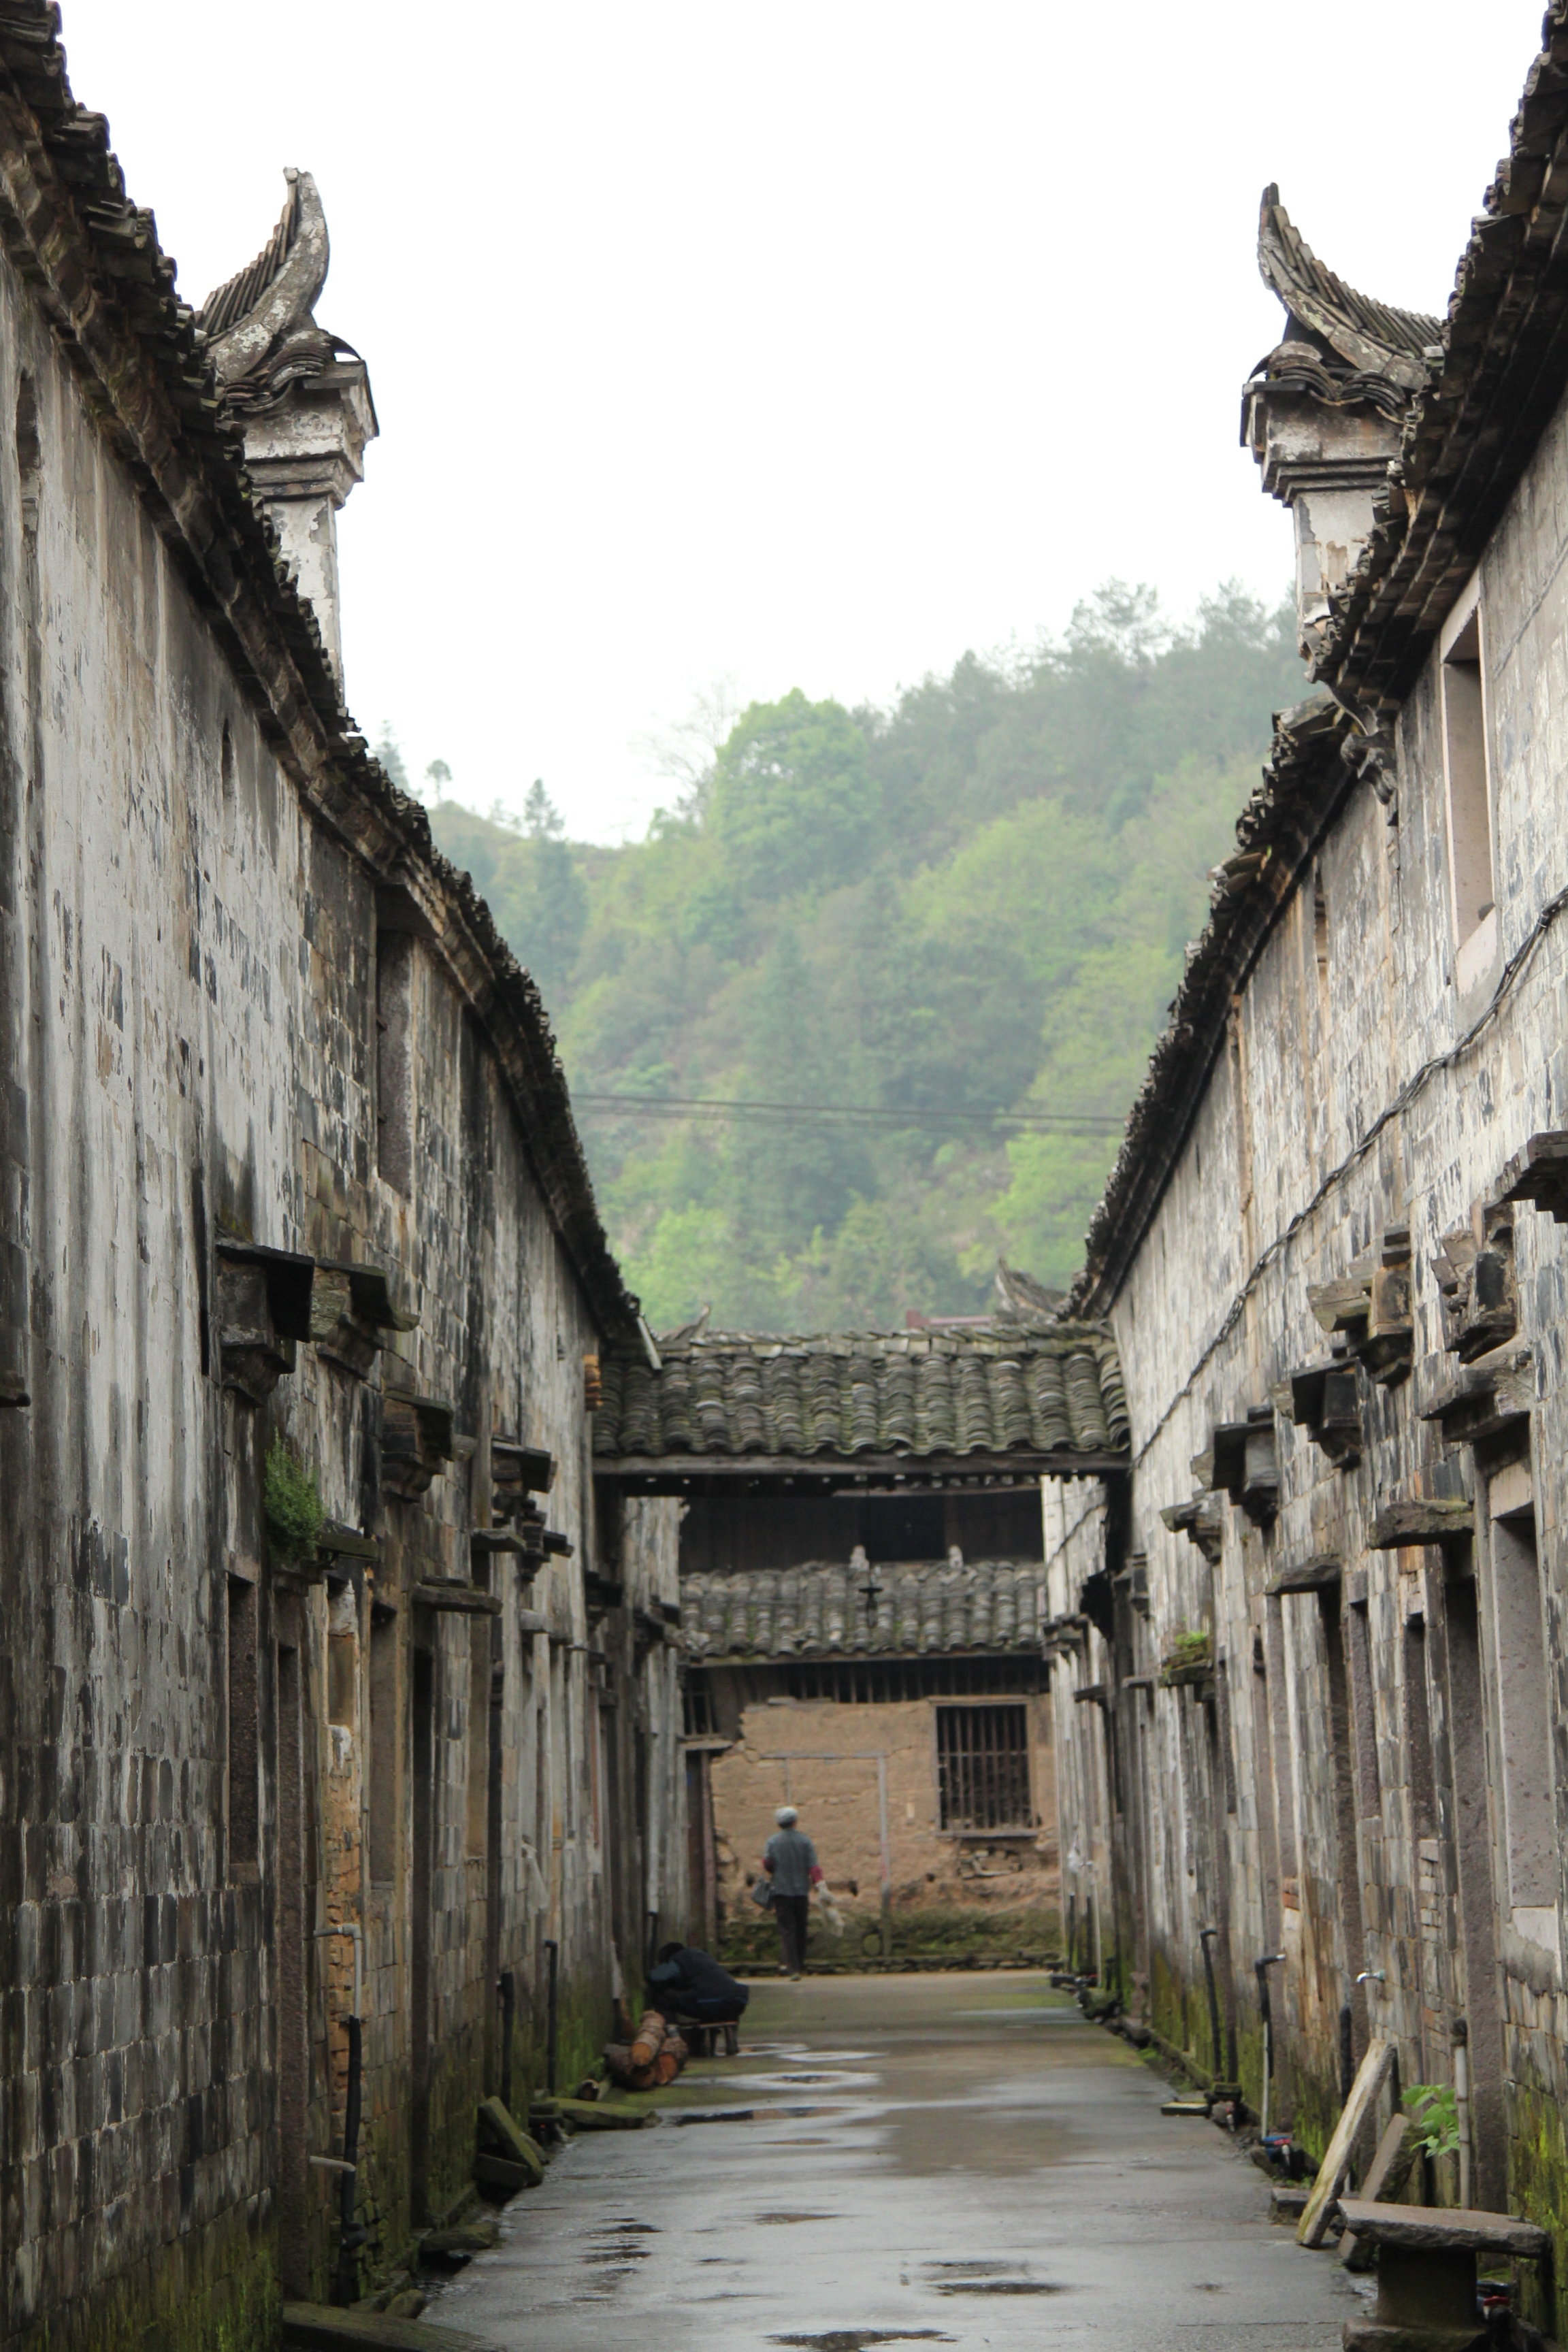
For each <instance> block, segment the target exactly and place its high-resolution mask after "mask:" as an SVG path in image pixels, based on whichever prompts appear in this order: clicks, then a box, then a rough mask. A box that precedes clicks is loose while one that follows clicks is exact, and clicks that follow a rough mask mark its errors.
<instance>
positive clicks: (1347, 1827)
mask: <svg viewBox="0 0 1568 2352" xmlns="http://www.w3.org/2000/svg"><path fill="white" fill-rule="evenodd" d="M1318 1607H1319V1610H1320V1612H1321V1619H1322V1627H1323V1666H1324V1671H1325V1673H1326V1675H1327V1676H1328V1685H1329V1725H1328V1729H1329V1753H1330V1755H1331V1758H1332V1760H1333V1773H1334V1784H1333V1795H1334V1860H1335V1873H1336V1875H1337V1877H1338V1881H1339V1898H1340V1938H1341V1942H1342V1947H1343V1953H1344V1986H1343V1996H1342V1997H1343V1999H1344V2000H1346V2001H1347V2002H1348V2003H1349V2005H1350V2012H1351V2055H1352V2061H1353V2063H1355V2064H1356V2065H1357V2066H1359V2065H1360V2064H1361V2062H1362V2060H1363V2058H1364V2057H1365V2055H1366V2045H1367V2034H1368V2026H1367V2012H1366V1987H1365V1985H1364V1984H1359V1983H1358V1982H1357V1981H1356V1979H1358V1977H1359V1976H1360V1975H1361V1973H1362V1971H1363V1969H1364V1968H1365V1967H1366V1929H1365V1927H1364V1925H1363V1918H1362V1906H1361V1856H1360V1853H1359V1852H1358V1849H1357V1846H1356V1757H1355V1727H1354V1723H1353V1720H1352V1715H1351V1692H1350V1675H1349V1673H1348V1671H1347V1668H1346V1664H1345V1628H1344V1620H1343V1615H1342V1611H1341V1608H1340V1595H1339V1589H1338V1587H1337V1586H1333V1585H1330V1586H1325V1587H1323V1588H1322V1590H1321V1591H1320V1592H1319V1594H1318Z"/></svg>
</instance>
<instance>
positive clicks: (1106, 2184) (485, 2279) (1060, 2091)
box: [426, 1973, 1365, 2352]
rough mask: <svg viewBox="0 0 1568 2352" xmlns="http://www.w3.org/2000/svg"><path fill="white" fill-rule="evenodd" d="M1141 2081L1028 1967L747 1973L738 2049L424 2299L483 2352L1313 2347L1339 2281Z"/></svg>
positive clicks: (1356, 2304)
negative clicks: (650, 2125)
mask: <svg viewBox="0 0 1568 2352" xmlns="http://www.w3.org/2000/svg"><path fill="white" fill-rule="evenodd" d="M1169 2095H1170V2092H1169V2086H1168V2084H1166V2082H1165V2080H1164V2077H1163V2075H1162V2074H1157V2073H1156V2072H1154V2071H1153V2069H1152V2067H1150V2066H1149V2065H1148V2064H1147V2063H1144V2062H1143V2061H1142V2059H1141V2058H1139V2056H1138V2055H1137V2054H1136V2053H1134V2052H1133V2051H1131V2050H1130V2049H1129V2048H1128V2046H1127V2045H1126V2043H1125V2042H1121V2041H1119V2040H1117V2039H1116V2038H1115V2037H1114V2036H1112V2035H1110V2034H1108V2033H1105V2032H1101V2031H1100V2029H1099V2028H1098V2027H1096V2026H1092V2025H1089V2023H1087V2022H1086V2021H1085V2020H1084V2019H1083V2017H1082V2016H1081V2014H1080V2012H1079V2011H1078V2010H1077V2009H1076V2008H1075V2007H1074V2006H1073V2005H1072V2003H1071V2002H1070V2001H1068V2000H1067V1999H1066V1997H1065V1996H1062V1995H1058V1994H1055V1993H1052V1992H1051V1991H1050V1990H1049V1989H1048V1986H1047V1980H1046V1979H1045V1978H1044V1977H1043V1976H1037V1975H1032V1974H1031V1975H1021V1974H1017V1975H1016V1974H1012V1973H1007V1974H1005V1975H969V1974H953V1975H944V1976H912V1977H881V1978H878V1977H827V1978H817V1979H807V1980H806V1981H805V1983H802V1984H795V1985H792V1984H787V1983H784V1982H779V1981H763V1982H762V1983H759V1984H757V1985H755V1986H754V1987H753V1990H752V2003H751V2008H750V2010H749V2011H748V2012H747V2016H746V2021H745V2023H744V2025H743V2026H742V2048H741V2054H740V2056H739V2057H738V2058H733V2059H730V2060H727V2061H726V2060H710V2061H706V2062H700V2063H694V2064H693V2065H692V2066H691V2067H689V2069H688V2071H687V2073H686V2074H684V2075H683V2076H682V2077H681V2079H680V2081H679V2084H677V2085H676V2086H675V2087H674V2089H673V2090H672V2091H670V2092H668V2093H665V2094H661V2095H659V2096H658V2102H657V2104H658V2106H659V2109H660V2122H659V2124H658V2127H657V2128H655V2129H651V2130H646V2131H641V2132H592V2133H584V2134H583V2135H582V2136H581V2137H578V2138H576V2139H574V2141H573V2142H572V2144H571V2146H570V2147H567V2148H565V2149H564V2150H563V2151H562V2152H561V2153H560V2154H559V2155H558V2156H557V2158H556V2160H555V2162H554V2163H553V2164H552V2166H551V2168H550V2170H549V2172H548V2174H547V2175H546V2178H545V2181H544V2185H543V2187H542V2188H541V2189H535V2190H533V2191H532V2192H531V2194H529V2195H528V2196H525V2197H520V2198H517V2199H514V2200H513V2201H512V2202H511V2204H510V2205H509V2206H508V2207H507V2208H506V2209H505V2210H504V2212H503V2213H502V2215H501V2218H500V2227H501V2243H500V2247H499V2248H498V2250H497V2251H496V2252H494V2253H491V2254H486V2255H483V2256H481V2257H480V2258H479V2260H478V2261H476V2262H475V2263H473V2264H472V2265H471V2266H470V2267H469V2268H468V2270H466V2271H465V2272H463V2273H462V2274H461V2275H460V2276H459V2277H458V2278H456V2279H454V2280H453V2281H452V2282H451V2283H450V2284H449V2285H448V2286H447V2287H446V2288H445V2289H444V2290H443V2291H442V2293H441V2294H439V2295H438V2297H437V2298H436V2299H435V2300H434V2301H433V2303H432V2305H431V2306H430V2309H429V2311H428V2312H427V2314H426V2316H427V2317H428V2318H430V2319H432V2320H437V2321H440V2322H444V2323H446V2324H447V2325H448V2326H453V2327H461V2328H466V2329H468V2330H469V2331H471V2332H472V2333H473V2334H474V2335H475V2336H478V2337H479V2338H480V2339H481V2340H483V2341H485V2342H488V2343H490V2344H493V2345H495V2346H497V2347H505V2352H512V2347H517V2352H523V2347H528V2352H537V2347H540V2346H548V2347H550V2352H590V2347H592V2352H608V2347H616V2346H621V2345H625V2346H635V2347H637V2352H667V2347H668V2352H675V2347H681V2352H688V2347H691V2352H706V2347H715V2348H716V2347H723V2352H751V2347H763V2346H768V2347H772V2346H776V2345H792V2346H801V2347H815V2352H860V2347H869V2346H872V2345H881V2344H889V2345H891V2344H913V2343H921V2342H924V2343H931V2344H957V2345H969V2346H983V2345H993V2346H999V2347H1023V2346H1027V2347H1030V2352H1057V2347H1063V2352H1068V2347H1078V2346H1084V2347H1089V2346H1093V2347H1113V2346H1114V2347H1134V2346H1136V2347H1139V2352H1243V2347H1246V2352H1328V2347H1337V2346H1338V2345H1339V2343H1340V2341H1341V2330H1342V2326H1343V2323H1344V2321H1345V2319H1346V2318H1347V2317H1349V2316H1351V2315H1352V2314H1355V2313H1358V2312H1362V2311H1363V2310H1364V2308H1365V2305H1364V2304H1363V2301H1362V2299H1361V2297H1360V2296H1359V2295H1358V2294H1357V2293H1356V2290H1355V2288H1354V2286H1353V2285H1352V2281H1351V2279H1350V2278H1349V2276H1348V2275H1347V2273H1345V2272H1344V2271H1342V2269H1341V2267H1340V2265H1339V2264H1338V2263H1337V2262H1335V2261H1334V2260H1333V2258H1332V2256H1331V2255H1328V2254H1309V2253H1305V2252H1302V2251H1301V2250H1300V2248H1299V2247H1298V2246H1297V2244H1296V2242H1295V2238H1294V2234H1293V2233H1292V2232H1291V2231H1289V2230H1288V2229H1282V2228H1280V2227H1279V2226H1278V2225H1276V2224H1272V2223H1270V2221H1269V2220H1268V2187H1267V2184H1266V2182H1265V2181H1264V2179H1263V2178H1262V2176H1261V2175H1260V2174H1259V2173H1258V2170H1257V2168H1255V2167H1254V2166H1253V2165H1252V2164H1250V2163H1248V2162H1247V2159H1246V2158H1245V2157H1243V2156H1241V2155H1240V2154H1239V2153H1238V2152H1237V2149H1236V2148H1235V2147H1234V2146H1233V2145H1232V2144H1231V2143H1230V2142H1229V2141H1228V2140H1227V2139H1226V2137H1225V2136H1224V2134H1223V2133H1221V2132H1220V2131H1219V2130H1217V2129H1216V2128H1215V2126H1213V2125H1212V2124H1209V2123H1207V2122H1205V2121H1202V2120H1198V2121H1193V2120H1190V2119H1185V2118H1176V2117H1163V2116H1161V2114H1160V2102H1161V2100H1162V2098H1165V2097H1168V2096H1169ZM748 2110H749V2111H750V2112H749V2115H748V2114H747V2112H746V2111H748ZM720 2118H724V2120H720Z"/></svg>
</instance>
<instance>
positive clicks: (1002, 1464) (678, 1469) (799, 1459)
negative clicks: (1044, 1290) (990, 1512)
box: [594, 1448, 1131, 1496]
mask: <svg viewBox="0 0 1568 2352" xmlns="http://www.w3.org/2000/svg"><path fill="white" fill-rule="evenodd" d="M1130 1464H1131V1456H1130V1455H1128V1454H1111V1453H1100V1454H1036V1453H1026V1452H1025V1451H1024V1450H1023V1449H1022V1448H1020V1450H1019V1451H1018V1452H1017V1453H1016V1454H595V1457H594V1473H595V1476H596V1477H602V1478H606V1477H607V1478H628V1479H637V1480H641V1481H643V1482H645V1484H644V1491H645V1492H647V1491H648V1487H649V1486H653V1485H663V1486H666V1487H668V1489H669V1490H670V1491H672V1492H679V1491H680V1490H681V1489H682V1488H683V1487H686V1486H690V1485H692V1484H693V1483H694V1482H695V1481H697V1480H700V1479H715V1480H718V1481H721V1483H724V1484H726V1485H732V1484H736V1483H738V1482H741V1481H743V1480H745V1479H748V1478H749V1479H752V1480H760V1479H768V1480H773V1481H776V1480H780V1479H787V1480H789V1482H790V1483H791V1485H792V1486H801V1485H822V1484H828V1483H831V1484H832V1485H833V1486H835V1487H837V1488H838V1489H840V1490H841V1491H843V1492H845V1493H847V1494H854V1495H862V1494H864V1493H865V1492H866V1486H865V1485H863V1484H862V1482H863V1481H869V1480H870V1479H873V1478H875V1479H877V1480H879V1481H882V1482H885V1481H888V1480H893V1481H896V1482H897V1483H896V1485H895V1486H894V1487H893V1491H894V1492H895V1493H897V1494H899V1495H900V1496H901V1495H905V1494H918V1493H920V1492H921V1490H922V1489H924V1488H930V1487H931V1486H939V1485H953V1486H973V1485H975V1484H976V1483H977V1482H978V1481H979V1480H981V1479H984V1478H987V1477H989V1478H1003V1479H1005V1480H1006V1481H1007V1482H1008V1483H1009V1484H1016V1482H1018V1481H1019V1480H1020V1479H1025V1480H1031V1479H1034V1478H1098V1477H1103V1476H1105V1475H1107V1474H1109V1473H1111V1472H1115V1471H1119V1470H1120V1471H1125V1470H1127V1469H1128V1468H1129V1467H1130Z"/></svg>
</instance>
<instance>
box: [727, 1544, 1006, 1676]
mask: <svg viewBox="0 0 1568 2352" xmlns="http://www.w3.org/2000/svg"><path fill="white" fill-rule="evenodd" d="M1046 1613H1047V1602H1046V1570H1045V1569H1044V1567H1043V1566H1042V1564H1041V1563H1040V1562H1039V1561H1038V1560H1011V1559H996V1560H975V1561H973V1562H971V1563H968V1564H965V1563H964V1562H963V1560H961V1559H956V1558H955V1557H953V1556H951V1555H950V1557H949V1558H948V1559H945V1560H917V1561H897V1562H892V1563H889V1564H888V1565H887V1566H884V1567H880V1568H876V1569H872V1568H868V1565H867V1563H866V1559H865V1557H864V1555H863V1554H858V1555H857V1556H856V1557H855V1558H854V1559H850V1560H849V1561H847V1563H846V1562H839V1561H833V1562H826V1563H825V1562H820V1561H816V1560H812V1561H809V1562H808V1563H806V1565H805V1566H804V1567H801V1568H784V1569H753V1570H749V1571H745V1570H738V1571H735V1572H733V1573H731V1574H726V1575H707V1576H684V1577H682V1578H681V1580H680V1632H681V1639H682V1641H683V1643H684V1644H685V1647H686V1654H687V1655H688V1657H689V1658H691V1659H692V1660H694V1661H696V1660H702V1661H711V1660H713V1659H716V1658H744V1657H768V1658H817V1657H868V1656H878V1655H882V1656H889V1657H915V1656H921V1657H927V1656H931V1655H938V1654H943V1653H946V1652H948V1651H953V1650H966V1651H972V1652H973V1651H984V1652H985V1653H987V1654H990V1653H994V1652H995V1651H998V1650H1035V1649H1037V1648H1038V1647H1039V1643H1040V1627H1041V1624H1042V1622H1043V1621H1044V1618H1045V1616H1046Z"/></svg>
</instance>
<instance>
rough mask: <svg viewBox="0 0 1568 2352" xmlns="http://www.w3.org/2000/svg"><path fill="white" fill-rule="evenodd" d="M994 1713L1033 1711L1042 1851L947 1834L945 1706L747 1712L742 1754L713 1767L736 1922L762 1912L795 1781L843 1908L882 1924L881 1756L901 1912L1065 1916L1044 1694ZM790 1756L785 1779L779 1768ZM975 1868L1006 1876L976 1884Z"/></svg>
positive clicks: (794, 1799) (1029, 1721)
mask: <svg viewBox="0 0 1568 2352" xmlns="http://www.w3.org/2000/svg"><path fill="white" fill-rule="evenodd" d="M996 1703H997V1704H1005V1705H1012V1706H1023V1707H1024V1708H1025V1709H1026V1731H1027V1739H1028V1768H1029V1784H1030V1798H1031V1801H1032V1804H1033V1809H1034V1812H1035V1816H1036V1820H1037V1823H1038V1825H1039V1826H1038V1828H1037V1832H1036V1834H1035V1835H1034V1836H1033V1837H1031V1838H1028V1839H1026V1840H1012V1839H1009V1840H1005V1841H998V1842H997V1846H996V1851H995V1853H992V1852H991V1850H990V1841H988V1840H987V1839H986V1838H985V1837H984V1836H983V1835H980V1834H976V1835H974V1836H969V1835H964V1836H963V1837H960V1836H959V1835H957V1834H956V1833H954V1832H951V1831H944V1830H943V1829H942V1822H941V1804H940V1798H939V1790H938V1781H937V1720H936V1719H937V1711H938V1706H939V1705H940V1704H942V1702H938V1701H935V1700H931V1699H923V1698H922V1699H893V1700H888V1701H884V1702H879V1703H876V1704H869V1705H863V1704H857V1703H855V1702H850V1701H843V1700H835V1699H825V1700H805V1699H802V1700H788V1701H782V1702H781V1701H769V1700H766V1699H763V1700H761V1701H759V1702H758V1703H756V1704H755V1705H752V1706H746V1707H745V1708H743V1710H742V1713H741V1717H740V1738H739V1740H738V1741H737V1743H736V1745H735V1746H734V1747H732V1748H730V1749H729V1751H728V1752H727V1753H725V1754H723V1755H721V1756H719V1757H717V1758H716V1759H715V1760H714V1763H713V1767H712V1779H713V1814H714V1822H715V1828H716V1832H717V1836H718V1853H719V1865H720V1872H719V1892H720V1899H721V1905H722V1906H723V1911H724V1915H725V1916H726V1917H727V1918H736V1917H740V1918H744V1917H745V1916H747V1913H748V1911H749V1910H750V1909H751V1908H752V1906H751V1903H750V1898H749V1895H748V1893H747V1889H748V1887H749V1885H750V1884H751V1882H752V1880H753V1879H754V1878H755V1877H756V1875H757V1873H758V1871H759V1870H760V1868H761V1866H762V1855H763V1847H764V1846H765V1845H766V1843H767V1841H768V1839H769V1838H770V1837H771V1836H772V1834H773V1829H774V1827H775V1823H774V1820H773V1815H774V1812H775V1810H776V1809H777V1807H778V1806H780V1805H782V1804H783V1803H784V1801H785V1798H786V1780H787V1796H788V1801H789V1802H790V1803H792V1804H793V1805H795V1807H797V1809H798V1810H799V1812H800V1816H801V1826H802V1827H803V1828H804V1829H805V1831H806V1832H807V1834H808V1835H809V1836H810V1837H811V1839H812V1841H813V1843H815V1845H816V1852H817V1859H818V1861H819V1862H820V1863H821V1864H822V1867H823V1870H824V1872H825V1873H826V1880H827V1885H828V1889H829V1891H830V1893H831V1894H832V1895H833V1897H834V1900H835V1902H836V1903H837V1904H838V1905H839V1906H840V1907H841V1908H844V1909H847V1910H855V1911H860V1912H864V1913H866V1914H867V1915H868V1916H875V1915H876V1913H877V1912H878V1910H879V1906H880V1902H881V1845H880V1825H879V1796H878V1767H877V1761H876V1759H877V1756H878V1755H879V1754H881V1755H882V1756H884V1757H885V1759H886V1767H885V1769H886V1774H887V1811H888V1850H889V1873H890V1881H891V1890H892V1899H893V1902H894V1904H895V1906H897V1907H898V1908H899V1909H900V1911H908V1910H915V1909H919V1908H921V1907H928V1908H929V1907H931V1906H950V1907H951V1906H992V1905H994V1904H1001V1905H1006V1906H1015V1905H1024V1906H1029V1907H1031V1908H1038V1909H1041V1910H1046V1911H1051V1912H1054V1911H1055V1909H1056V1907H1057V1900H1058V1869H1057V1852H1056V1817H1057V1801H1056V1781H1055V1774H1056V1759H1055V1751H1054V1748H1053V1746H1052V1740H1051V1722H1050V1717H1051V1709H1050V1701H1049V1700H1048V1698H1047V1697H1046V1696H1044V1695H1043V1694H1040V1695H1037V1696H1021V1697H1018V1698H1016V1699H1011V1700H1007V1701H1002V1702H996ZM952 1704H953V1705H958V1706H962V1705H964V1704H965V1702H964V1701H963V1700H962V1699H955V1700H954V1701H952ZM974 1704H976V1705H984V1704H987V1702H985V1701H976V1702H974ZM785 1755H787V1756H788V1757H789V1759H790V1761H789V1763H788V1766H787V1769H786V1766H785V1764H784V1762H783V1761H781V1760H779V1759H781V1758H783V1757H784V1756H785ZM830 1758H837V1759H842V1760H837V1761H834V1760H828V1759H830ZM1015 1861H1016V1864H1017V1865H1018V1866H1017V1868H1016V1870H1015V1869H1014V1868H1013V1867H1012V1864H1014V1862H1015ZM976 1863H978V1864H979V1867H980V1868H982V1869H984V1870H987V1871H990V1870H993V1869H994V1870H995V1871H996V1872H997V1873H998V1875H997V1876H995V1877H985V1878H980V1877H977V1876H975V1875H974V1874H973V1864H976Z"/></svg>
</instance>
